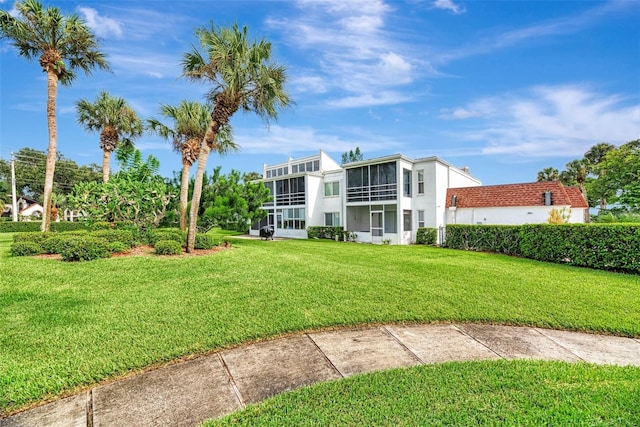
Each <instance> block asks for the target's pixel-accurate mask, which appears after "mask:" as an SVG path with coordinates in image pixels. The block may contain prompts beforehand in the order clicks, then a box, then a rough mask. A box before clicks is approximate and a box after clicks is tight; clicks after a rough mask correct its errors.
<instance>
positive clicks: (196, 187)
mask: <svg viewBox="0 0 640 427" xmlns="http://www.w3.org/2000/svg"><path fill="white" fill-rule="evenodd" d="M209 129H211V126H209ZM207 133H209V130H207ZM205 140H206V137H205ZM210 152H211V147H209V144H207V143H206V142H203V144H202V145H201V147H200V154H199V155H198V168H197V169H196V177H195V182H194V184H193V197H192V198H191V212H190V213H189V231H188V232H187V252H193V251H194V249H195V248H194V247H195V243H196V231H197V227H198V209H199V207H200V197H201V196H202V181H203V179H204V170H205V169H206V167H207V159H208V158H209V153H210Z"/></svg>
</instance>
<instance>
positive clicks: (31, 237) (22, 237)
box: [13, 231, 51, 246]
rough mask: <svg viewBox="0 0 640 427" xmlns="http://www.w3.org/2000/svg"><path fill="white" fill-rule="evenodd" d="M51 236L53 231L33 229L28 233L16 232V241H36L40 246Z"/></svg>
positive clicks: (14, 238) (14, 239)
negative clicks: (46, 231)
mask: <svg viewBox="0 0 640 427" xmlns="http://www.w3.org/2000/svg"><path fill="white" fill-rule="evenodd" d="M49 236H51V233H43V232H41V231H31V232H26V233H18V234H14V236H13V241H14V243H18V242H30V243H35V244H36V245H38V246H42V243H43V242H44V241H45V240H47V239H48V238H49Z"/></svg>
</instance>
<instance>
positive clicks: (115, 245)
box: [109, 241, 131, 254]
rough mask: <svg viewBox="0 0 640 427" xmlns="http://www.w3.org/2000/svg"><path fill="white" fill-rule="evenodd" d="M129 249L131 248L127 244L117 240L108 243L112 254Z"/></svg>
mask: <svg viewBox="0 0 640 427" xmlns="http://www.w3.org/2000/svg"><path fill="white" fill-rule="evenodd" d="M129 249H131V246H127V245H125V244H124V243H122V242H119V241H116V242H110V243H109V252H111V253H112V254H115V253H122V252H126V251H128V250H129Z"/></svg>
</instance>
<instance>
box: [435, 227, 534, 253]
mask: <svg viewBox="0 0 640 427" xmlns="http://www.w3.org/2000/svg"><path fill="white" fill-rule="evenodd" d="M444 246H446V247H448V248H452V249H463V250H467V251H469V250H471V251H483V252H497V253H502V254H507V255H521V254H522V252H521V250H520V226H519V225H467V224H450V225H447V229H446V239H445V242H444Z"/></svg>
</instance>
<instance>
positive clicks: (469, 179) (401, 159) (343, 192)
mask: <svg viewBox="0 0 640 427" xmlns="http://www.w3.org/2000/svg"><path fill="white" fill-rule="evenodd" d="M263 181H264V183H265V186H266V187H267V188H269V190H270V191H271V195H272V197H273V201H272V202H269V203H267V204H265V205H264V209H266V210H267V212H268V216H267V218H265V219H264V220H263V221H262V222H261V223H257V224H254V225H253V226H252V227H251V231H250V233H251V234H252V235H258V234H259V229H260V227H262V226H265V225H270V226H271V227H273V229H274V235H275V236H276V237H294V238H306V237H307V231H306V229H307V227H309V226H324V225H328V226H342V227H343V228H344V229H345V230H349V231H352V232H355V233H356V235H357V237H356V240H357V241H360V242H370V243H382V242H384V241H388V242H389V243H392V244H408V243H412V242H415V239H416V230H417V229H418V227H434V228H437V227H441V226H444V225H445V224H446V213H447V209H446V206H445V205H446V198H447V189H449V188H457V187H472V186H479V185H480V184H481V183H480V181H479V180H478V179H477V178H475V177H473V176H471V175H470V174H469V171H468V170H465V169H459V168H456V167H454V166H453V165H451V164H449V163H447V162H445V161H444V160H442V159H440V158H438V157H427V158H422V159H415V160H414V159H410V158H408V157H406V156H403V155H401V154H394V155H391V156H385V157H379V158H375V159H369V160H364V161H360V162H354V163H349V164H346V165H342V166H341V165H339V164H338V163H337V162H335V161H334V160H333V159H331V158H330V157H329V156H328V155H327V154H326V153H324V152H322V151H320V152H319V153H318V154H316V155H313V156H309V157H304V158H300V159H289V160H288V161H287V162H283V163H280V164H276V165H265V166H264V168H263Z"/></svg>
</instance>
